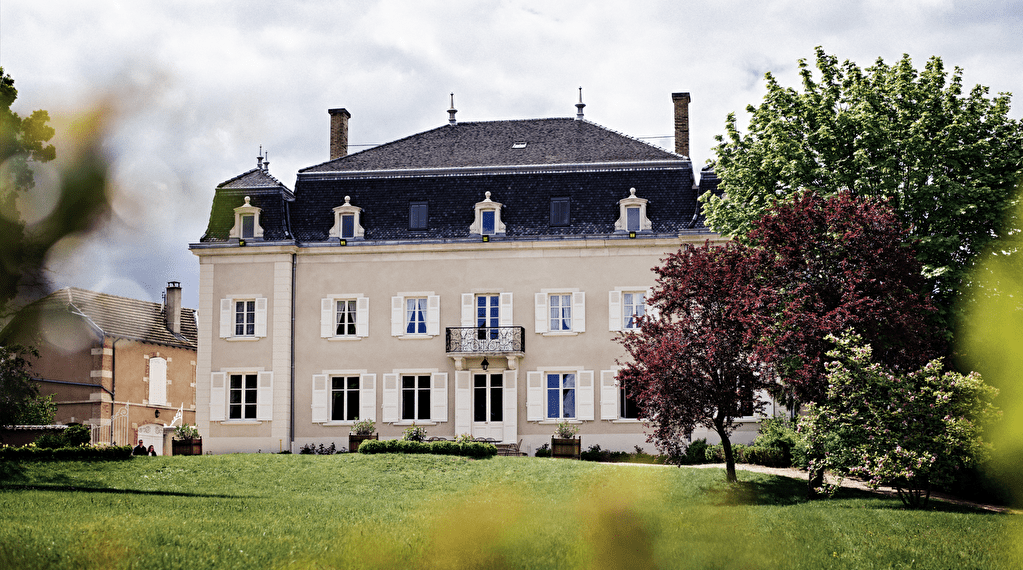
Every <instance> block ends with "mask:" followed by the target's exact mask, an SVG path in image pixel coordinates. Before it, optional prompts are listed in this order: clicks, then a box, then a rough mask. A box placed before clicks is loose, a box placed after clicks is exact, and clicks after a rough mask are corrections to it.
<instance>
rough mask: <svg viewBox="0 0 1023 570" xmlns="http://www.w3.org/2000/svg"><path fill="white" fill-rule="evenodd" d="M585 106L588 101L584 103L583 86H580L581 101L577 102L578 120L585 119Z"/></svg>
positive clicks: (576, 116)
mask: <svg viewBox="0 0 1023 570" xmlns="http://www.w3.org/2000/svg"><path fill="white" fill-rule="evenodd" d="M585 106H586V103H583V88H582V87H580V88H579V102H578V103H576V104H575V108H576V113H575V120H577V121H581V120H583V107H585Z"/></svg>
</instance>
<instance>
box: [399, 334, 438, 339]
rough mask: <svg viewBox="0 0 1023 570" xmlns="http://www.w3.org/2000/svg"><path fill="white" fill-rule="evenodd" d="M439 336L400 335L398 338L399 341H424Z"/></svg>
mask: <svg viewBox="0 0 1023 570" xmlns="http://www.w3.org/2000/svg"><path fill="white" fill-rule="evenodd" d="M435 336H437V335H435V334H400V335H398V336H397V337H396V338H397V339H398V340H424V339H430V338H433V337H435Z"/></svg>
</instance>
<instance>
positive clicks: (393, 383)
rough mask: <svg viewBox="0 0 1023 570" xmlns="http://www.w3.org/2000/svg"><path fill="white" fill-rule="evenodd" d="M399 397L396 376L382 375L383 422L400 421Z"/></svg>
mask: <svg viewBox="0 0 1023 570" xmlns="http://www.w3.org/2000/svg"><path fill="white" fill-rule="evenodd" d="M399 298H400V297H399ZM399 395H400V394H399V390H398V375H397V374H384V390H383V402H382V405H381V408H382V409H381V415H382V416H383V421H384V422H386V423H394V422H396V421H398V420H400V419H401V418H400V417H399V415H398V397H399Z"/></svg>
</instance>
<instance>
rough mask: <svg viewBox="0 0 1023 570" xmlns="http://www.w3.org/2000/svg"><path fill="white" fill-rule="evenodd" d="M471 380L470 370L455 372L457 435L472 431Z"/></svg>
mask: <svg viewBox="0 0 1023 570" xmlns="http://www.w3.org/2000/svg"><path fill="white" fill-rule="evenodd" d="M471 379H472V376H471V375H470V374H469V371H468V370H459V371H457V372H455V435H462V434H463V433H471V431H472V382H471Z"/></svg>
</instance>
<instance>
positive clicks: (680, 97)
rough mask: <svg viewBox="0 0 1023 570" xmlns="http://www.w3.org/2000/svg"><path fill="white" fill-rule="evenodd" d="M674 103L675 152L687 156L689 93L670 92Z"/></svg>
mask: <svg viewBox="0 0 1023 570" xmlns="http://www.w3.org/2000/svg"><path fill="white" fill-rule="evenodd" d="M671 101H672V102H673V103H675V154H681V155H683V156H689V101H690V98H689V93H672V94H671Z"/></svg>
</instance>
